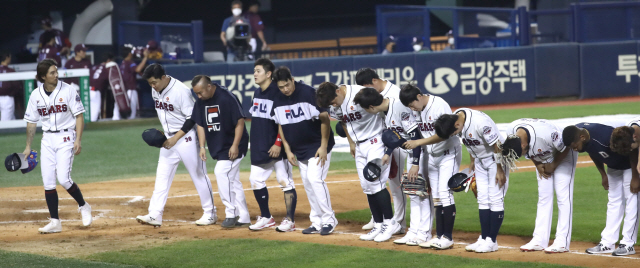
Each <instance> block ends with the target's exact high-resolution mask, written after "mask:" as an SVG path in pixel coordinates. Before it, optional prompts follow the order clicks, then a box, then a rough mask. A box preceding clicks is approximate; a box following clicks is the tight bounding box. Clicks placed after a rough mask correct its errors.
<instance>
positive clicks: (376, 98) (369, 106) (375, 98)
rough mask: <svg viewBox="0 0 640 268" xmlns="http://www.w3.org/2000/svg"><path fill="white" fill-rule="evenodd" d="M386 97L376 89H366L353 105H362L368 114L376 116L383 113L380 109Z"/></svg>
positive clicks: (359, 93) (356, 97)
mask: <svg viewBox="0 0 640 268" xmlns="http://www.w3.org/2000/svg"><path fill="white" fill-rule="evenodd" d="M383 100H384V97H382V95H381V94H380V93H378V91H377V90H376V89H375V88H372V87H365V88H363V89H361V90H360V92H358V94H356V96H355V97H354V98H353V103H355V104H357V105H360V107H362V108H363V109H364V110H365V111H367V112H368V113H372V114H376V113H379V112H386V111H382V109H381V108H380V107H379V106H380V105H381V104H382V101H383ZM387 110H388V109H387Z"/></svg>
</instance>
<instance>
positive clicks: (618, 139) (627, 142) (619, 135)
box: [609, 126, 635, 155]
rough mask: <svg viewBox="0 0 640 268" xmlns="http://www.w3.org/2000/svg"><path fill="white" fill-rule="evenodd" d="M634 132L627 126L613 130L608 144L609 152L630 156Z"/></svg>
mask: <svg viewBox="0 0 640 268" xmlns="http://www.w3.org/2000/svg"><path fill="white" fill-rule="evenodd" d="M634 132H635V130H634V129H633V128H631V127H627V126H623V127H617V128H615V129H614V130H613V133H612V134H611V141H610V142H609V146H610V147H611V151H613V152H614V153H618V154H621V155H630V154H631V144H633V143H634V141H633V133H634Z"/></svg>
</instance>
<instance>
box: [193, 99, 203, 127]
mask: <svg viewBox="0 0 640 268" xmlns="http://www.w3.org/2000/svg"><path fill="white" fill-rule="evenodd" d="M203 118H204V117H203V116H202V109H201V108H200V103H199V102H196V103H194V105H193V109H192V110H191V120H193V121H194V122H196V124H198V125H199V126H201V127H204V125H205V124H204V122H203V120H202V119H203Z"/></svg>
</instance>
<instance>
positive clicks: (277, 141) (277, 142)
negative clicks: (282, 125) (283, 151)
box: [275, 133, 282, 147]
mask: <svg viewBox="0 0 640 268" xmlns="http://www.w3.org/2000/svg"><path fill="white" fill-rule="evenodd" d="M275 145H277V146H278V147H282V139H281V138H280V133H278V136H277V137H276V143H275Z"/></svg>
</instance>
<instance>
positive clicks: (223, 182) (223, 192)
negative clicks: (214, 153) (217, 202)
mask: <svg viewBox="0 0 640 268" xmlns="http://www.w3.org/2000/svg"><path fill="white" fill-rule="evenodd" d="M242 158H244V156H242V157H238V158H236V159H235V160H233V161H231V160H218V162H217V163H216V168H215V170H214V172H215V174H216V181H217V182H218V192H219V193H220V199H222V204H224V206H225V210H224V212H225V218H235V217H239V219H238V222H241V223H250V222H251V216H249V209H247V200H246V199H245V196H244V189H242V182H240V161H242Z"/></svg>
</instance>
